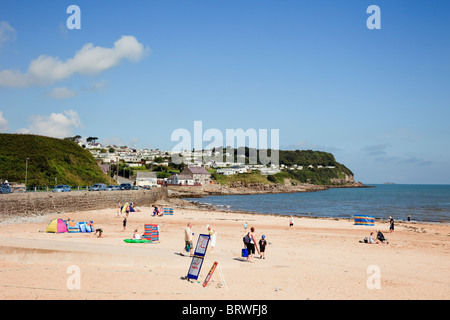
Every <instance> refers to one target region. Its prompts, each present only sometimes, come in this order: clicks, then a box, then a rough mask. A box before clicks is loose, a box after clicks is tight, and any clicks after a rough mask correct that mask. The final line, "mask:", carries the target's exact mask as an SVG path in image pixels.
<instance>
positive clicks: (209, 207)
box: [179, 197, 450, 226]
mask: <svg viewBox="0 0 450 320" xmlns="http://www.w3.org/2000/svg"><path fill="white" fill-rule="evenodd" d="M179 199H180V200H183V201H187V202H188V203H189V204H192V205H193V206H194V207H196V208H198V209H203V210H211V211H218V212H223V213H236V214H254V215H262V216H266V215H269V216H276V217H289V216H290V215H291V214H281V213H265V212H259V211H246V210H231V209H230V210H229V211H227V209H222V208H221V207H225V206H224V205H215V204H212V203H201V202H198V201H196V200H193V199H198V197H194V198H179ZM189 199H192V200H189ZM292 216H294V217H295V218H304V219H325V220H337V221H339V220H345V221H349V222H353V218H352V217H331V216H318V215H312V214H309V213H293V214H292ZM375 222H382V223H387V222H389V219H386V218H375ZM395 222H396V223H405V224H431V225H433V224H437V225H444V226H450V222H442V221H419V220H411V221H407V220H400V219H396V220H395Z"/></svg>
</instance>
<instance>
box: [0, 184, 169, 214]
mask: <svg viewBox="0 0 450 320" xmlns="http://www.w3.org/2000/svg"><path fill="white" fill-rule="evenodd" d="M167 195H168V192H167V188H164V187H162V188H154V189H151V190H122V191H72V192H57V193H56V192H55V193H52V192H42V193H12V194H0V220H6V219H8V218H12V217H24V216H33V215H43V214H47V213H57V212H74V211H84V210H96V209H106V208H116V207H117V204H118V203H119V202H121V203H122V204H123V203H125V202H133V203H135V204H136V205H137V206H151V205H152V204H153V203H154V202H155V201H156V200H159V199H163V198H165V197H167Z"/></svg>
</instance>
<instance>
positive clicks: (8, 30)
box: [0, 21, 16, 49]
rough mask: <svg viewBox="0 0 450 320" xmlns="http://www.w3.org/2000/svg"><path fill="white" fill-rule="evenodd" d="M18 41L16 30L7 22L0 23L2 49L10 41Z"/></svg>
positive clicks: (0, 44)
mask: <svg viewBox="0 0 450 320" xmlns="http://www.w3.org/2000/svg"><path fill="white" fill-rule="evenodd" d="M14 40H16V30H15V29H14V28H13V27H11V25H10V24H9V23H8V22H6V21H0V49H1V48H2V46H3V44H4V43H6V42H8V41H14Z"/></svg>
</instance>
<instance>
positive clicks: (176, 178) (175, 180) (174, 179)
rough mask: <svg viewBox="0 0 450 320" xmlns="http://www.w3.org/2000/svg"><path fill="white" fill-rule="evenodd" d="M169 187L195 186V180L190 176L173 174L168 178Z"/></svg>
mask: <svg viewBox="0 0 450 320" xmlns="http://www.w3.org/2000/svg"><path fill="white" fill-rule="evenodd" d="M167 184H168V185H179V186H193V185H194V179H193V178H192V176H190V175H188V174H181V173H180V174H173V175H171V176H170V177H169V178H167Z"/></svg>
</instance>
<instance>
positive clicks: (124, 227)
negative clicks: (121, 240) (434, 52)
mask: <svg viewBox="0 0 450 320" xmlns="http://www.w3.org/2000/svg"><path fill="white" fill-rule="evenodd" d="M126 228H127V217H125V218H124V219H123V231H125V229H126Z"/></svg>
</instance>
